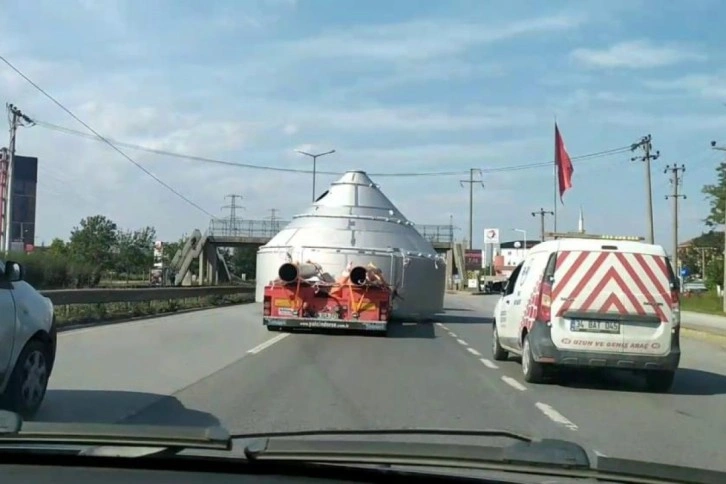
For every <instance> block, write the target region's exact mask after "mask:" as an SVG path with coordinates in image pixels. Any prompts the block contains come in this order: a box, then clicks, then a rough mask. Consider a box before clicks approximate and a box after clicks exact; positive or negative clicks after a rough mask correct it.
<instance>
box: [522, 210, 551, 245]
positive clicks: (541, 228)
mask: <svg viewBox="0 0 726 484" xmlns="http://www.w3.org/2000/svg"><path fill="white" fill-rule="evenodd" d="M554 214H555V212H552V211H550V210H545V209H544V208H540V209H539V212H532V216H533V217H536V216H537V215H539V236H540V241H542V242H544V239H545V215H553V216H554ZM525 249H526V247H525Z"/></svg>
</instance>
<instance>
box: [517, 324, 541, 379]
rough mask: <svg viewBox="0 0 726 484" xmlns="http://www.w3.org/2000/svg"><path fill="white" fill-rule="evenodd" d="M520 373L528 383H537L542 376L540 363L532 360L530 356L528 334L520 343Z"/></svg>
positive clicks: (530, 349)
mask: <svg viewBox="0 0 726 484" xmlns="http://www.w3.org/2000/svg"><path fill="white" fill-rule="evenodd" d="M522 373H523V374H524V381H526V382H529V383H539V382H541V381H542V379H543V376H544V368H543V366H542V363H538V362H536V361H534V358H533V357H532V348H531V347H530V346H529V335H525V336H524V342H523V343H522Z"/></svg>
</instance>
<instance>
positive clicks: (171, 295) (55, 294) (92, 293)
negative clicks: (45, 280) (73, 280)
mask: <svg viewBox="0 0 726 484" xmlns="http://www.w3.org/2000/svg"><path fill="white" fill-rule="evenodd" d="M254 292H255V288H254V287H251V286H207V287H202V286H200V287H193V286H192V287H153V288H143V289H141V288H135V289H115V288H114V289H107V288H87V289H52V290H48V291H40V293H41V294H42V295H44V296H46V297H48V298H50V300H51V301H53V304H55V305H58V306H63V305H68V304H103V303H114V302H141V301H154V300H163V299H184V298H190V297H205V296H227V295H230V294H252V293H254Z"/></svg>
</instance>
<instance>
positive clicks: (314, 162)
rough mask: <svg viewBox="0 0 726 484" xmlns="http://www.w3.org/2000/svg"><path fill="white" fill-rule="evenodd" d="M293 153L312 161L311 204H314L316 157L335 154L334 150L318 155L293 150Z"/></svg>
mask: <svg viewBox="0 0 726 484" xmlns="http://www.w3.org/2000/svg"><path fill="white" fill-rule="evenodd" d="M295 151H297V152H298V153H300V154H301V155H305V156H309V157H310V158H312V159H313V203H315V173H316V170H317V165H318V157H320V156H325V155H330V154H332V153H335V150H330V151H326V152H325V153H318V154H312V153H307V152H305V151H300V150H295Z"/></svg>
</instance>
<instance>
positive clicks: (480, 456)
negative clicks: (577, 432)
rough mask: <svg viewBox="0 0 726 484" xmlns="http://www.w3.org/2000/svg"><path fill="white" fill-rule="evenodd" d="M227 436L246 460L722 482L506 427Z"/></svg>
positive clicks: (725, 478)
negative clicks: (241, 444) (460, 439)
mask: <svg viewBox="0 0 726 484" xmlns="http://www.w3.org/2000/svg"><path fill="white" fill-rule="evenodd" d="M369 435H424V436H425V435H430V436H470V437H493V438H497V437H505V438H510V439H513V440H515V441H516V442H514V443H512V444H510V445H505V446H500V447H497V446H486V445H476V444H460V443H453V444H452V443H448V442H447V443H434V442H411V441H405V440H397V441H391V440H387V441H375V440H374V441H371V440H355V438H356V437H360V436H369ZM311 436H312V437H315V436H318V437H324V436H343V437H351V439H339V438H338V439H332V438H331V439H325V440H323V439H303V438H297V437H311ZM232 438H233V439H235V440H239V439H254V440H253V441H252V442H250V443H248V444H247V445H246V447H245V448H244V455H245V456H246V457H247V459H248V461H249V462H251V463H254V462H257V461H259V462H267V463H272V462H280V463H287V462H299V463H300V464H312V463H315V464H348V465H351V464H353V465H365V464H374V465H388V466H390V465H396V466H406V465H411V466H424V467H458V468H467V469H483V470H501V471H505V472H515V473H522V474H533V475H541V476H563V477H577V478H593V479H596V480H597V479H603V480H608V478H610V479H613V480H615V481H618V482H643V480H644V479H645V480H649V479H662V480H664V481H666V482H679V483H696V484H716V483H722V482H726V472H722V471H715V470H713V471H712V470H705V469H698V468H689V467H681V466H672V465H668V464H659V463H654V462H642V461H635V460H628V459H619V458H612V457H601V456H598V457H597V465H596V466H592V465H591V462H590V459H589V458H588V455H587V451H586V450H585V449H584V448H583V447H582V446H580V445H578V444H576V443H574V442H570V441H566V440H558V439H541V440H537V439H533V438H530V437H527V436H524V435H521V434H517V433H513V432H509V431H506V430H458V429H430V428H429V429H427V428H424V429H410V428H409V429H369V430H338V429H336V430H301V431H289V432H264V433H263V432H260V433H240V434H232Z"/></svg>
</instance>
